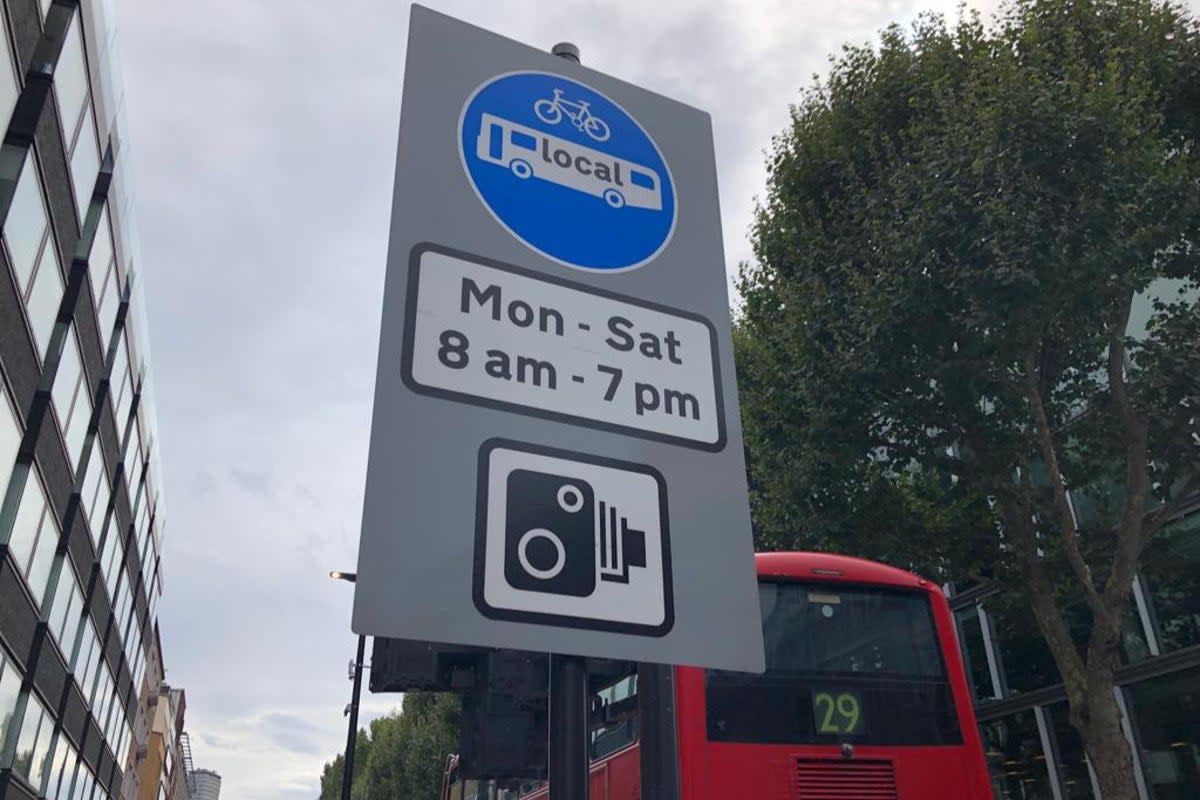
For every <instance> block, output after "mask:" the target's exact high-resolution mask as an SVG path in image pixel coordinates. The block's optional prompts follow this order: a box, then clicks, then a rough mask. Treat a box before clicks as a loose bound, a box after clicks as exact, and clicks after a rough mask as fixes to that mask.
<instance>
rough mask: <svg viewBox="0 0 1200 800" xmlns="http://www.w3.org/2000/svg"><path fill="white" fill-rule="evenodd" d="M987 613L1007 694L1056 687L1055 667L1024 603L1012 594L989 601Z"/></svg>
mask: <svg viewBox="0 0 1200 800" xmlns="http://www.w3.org/2000/svg"><path fill="white" fill-rule="evenodd" d="M984 607H985V608H986V609H987V611H988V612H989V617H990V619H991V620H992V625H993V626H994V627H995V630H996V639H997V643H998V644H999V649H1000V654H999V655H1000V662H1001V663H1002V664H1003V665H1004V673H1005V674H1004V677H1005V680H1006V682H1007V684H1008V690H1009V691H1010V692H1014V693H1015V692H1028V691H1032V690H1034V689H1040V688H1042V687H1043V686H1050V685H1052V684H1055V683H1058V682H1059V681H1060V680H1061V678H1059V675H1058V667H1057V666H1056V665H1055V663H1054V657H1053V656H1051V655H1050V648H1049V647H1047V646H1046V640H1045V639H1043V638H1042V634H1041V632H1040V631H1039V630H1038V628H1037V623H1036V622H1034V620H1033V614H1032V613H1030V611H1029V606H1028V604H1027V603H1026V602H1025V599H1024V598H1023V597H1021V596H1020V595H1018V594H1016V593H1015V592H1014V593H1005V594H999V595H995V596H993V597H989V598H988V599H987V601H986V602H985V603H984Z"/></svg>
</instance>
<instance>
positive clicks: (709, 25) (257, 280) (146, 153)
mask: <svg viewBox="0 0 1200 800" xmlns="http://www.w3.org/2000/svg"><path fill="white" fill-rule="evenodd" d="M429 5H431V6H433V7H435V8H437V9H438V10H441V11H444V12H446V13H449V14H451V15H453V16H456V17H459V18H461V19H465V20H467V21H469V22H472V23H475V24H477V25H480V26H483V27H485V28H490V29H492V30H494V31H496V32H498V33H501V34H503V35H506V36H509V37H512V38H515V39H518V40H520V41H523V42H526V43H528V44H531V45H534V46H538V47H544V48H549V47H550V46H551V45H552V44H554V43H555V42H558V41H561V40H569V41H573V42H575V43H576V44H578V45H579V46H580V47H581V49H582V54H583V60H584V63H585V64H587V65H588V66H590V67H592V68H595V69H598V70H601V71H603V72H607V73H610V74H613V75H615V76H617V77H620V78H623V79H625V80H628V81H630V82H632V83H636V84H640V85H643V86H645V87H647V88H649V89H652V90H654V91H657V92H659V93H661V94H665V95H668V96H671V97H675V98H678V99H680V100H683V101H685V102H687V103H690V104H692V105H695V106H698V107H700V108H704V109H706V110H708V111H710V112H711V114H712V117H713V120H714V124H715V126H716V145H717V164H718V174H719V180H720V191H721V206H722V209H723V226H724V237H725V254H726V259H727V263H728V265H729V268H730V269H731V270H732V269H734V268H735V267H736V264H737V262H738V261H741V260H744V259H747V258H749V257H750V248H749V245H748V242H747V239H746V230H747V228H748V226H749V224H750V220H751V216H752V209H753V199H754V197H755V195H756V194H757V193H759V192H760V191H761V190H762V186H763V180H764V170H763V152H764V150H765V149H766V148H767V147H768V145H769V143H770V139H771V136H772V135H773V134H775V133H777V132H778V131H780V130H782V128H783V126H784V124H785V123H786V121H787V113H788V104H789V103H791V102H793V101H794V100H796V99H797V97H798V93H799V91H800V90H801V89H802V88H803V87H805V86H807V85H809V83H810V82H811V76H812V75H813V74H814V73H816V72H823V71H824V70H825V68H826V65H827V58H828V55H829V54H831V53H835V52H837V51H838V49H839V48H840V47H841V45H842V44H843V43H845V42H852V43H861V42H864V41H867V40H868V39H871V38H872V37H873V36H874V35H875V34H876V33H877V32H878V30H879V29H880V28H881V27H883V26H885V25H887V24H888V23H890V22H892V21H900V22H910V21H911V20H912V19H913V18H914V17H915V15H916V13H917V12H918V11H921V10H937V11H941V12H944V13H950V14H954V13H955V10H954V9H955V7H956V6H957V2H956V0H841V1H840V2H837V3H829V2H816V0H808V2H802V1H801V0H759V1H758V2H750V1H749V0H707V1H706V2H689V1H686V0H658V2H645V0H620V1H619V2H617V1H616V0H614V1H613V2H606V3H601V2H597V1H596V0H556V2H553V3H550V2H530V1H529V0H523V1H520V2H519V1H518V0H491V1H490V2H468V0H457V1H452V0H445V1H436V0H431V2H430V3H429ZM973 5H976V6H980V5H981V4H980V3H974V4H973ZM983 5H985V6H987V7H991V6H992V5H993V3H992V1H991V0H988V2H986V3H984V4H983ZM115 6H116V11H117V17H118V22H119V26H120V41H119V43H118V46H119V47H120V48H121V52H122V60H123V62H124V71H125V81H126V86H127V102H128V109H127V110H128V122H129V127H130V135H131V137H132V140H133V142H134V149H133V150H132V154H133V155H132V157H133V158H134V159H135V166H136V174H137V176H138V180H139V184H138V186H137V187H135V189H136V202H137V206H138V213H139V224H140V230H141V239H142V257H143V259H144V261H145V264H144V265H143V269H144V274H145V275H146V278H145V280H146V286H147V310H148V315H149V320H150V326H151V339H152V346H153V349H154V358H155V364H154V376H153V378H154V381H155V384H156V388H157V398H158V402H157V405H158V413H159V425H160V434H161V439H160V441H161V454H162V463H163V470H164V473H165V476H164V480H165V488H166V492H167V495H168V498H169V509H170V518H169V519H168V520H167V525H166V529H165V534H166V545H165V550H166V590H165V595H164V598H163V601H162V604H161V614H160V618H161V625H162V641H163V648H164V658H165V663H166V667H167V680H168V681H169V682H170V683H171V684H172V685H176V686H182V687H184V688H186V689H187V692H188V712H187V727H188V729H189V730H190V732H191V734H192V741H193V745H194V753H195V759H196V765H197V766H199V767H207V768H210V769H215V770H217V771H218V772H220V773H221V774H222V775H223V776H224V781H225V785H224V793H225V794H226V796H229V797H240V798H252V799H257V798H266V799H268V800H276V799H278V800H283V799H284V798H287V799H288V800H291V799H292V798H297V799H298V798H315V797H316V795H317V793H318V780H319V776H320V772H321V767H322V764H323V763H324V762H325V761H326V760H327V759H330V758H331V757H332V756H333V755H334V754H335V753H337V752H338V751H339V750H340V749H341V748H342V747H343V745H344V741H345V719H344V717H343V716H342V713H341V711H342V708H343V706H344V705H345V704H346V702H347V701H348V699H349V694H350V684H349V682H348V681H347V680H346V666H347V662H348V661H349V660H350V659H351V657H352V656H353V652H354V637H353V635H352V634H351V633H350V631H349V621H350V604H351V592H352V589H351V587H350V586H349V585H347V584H344V583H340V582H334V581H331V580H330V579H329V578H327V577H326V572H327V571H328V570H329V569H333V568H342V569H353V568H354V565H355V563H356V551H357V538H358V525H359V516H360V512H361V502H362V492H363V481H364V475H365V469H366V456H367V440H368V433H369V431H368V427H369V419H370V409H371V392H372V388H373V385H374V368H375V357H376V346H377V340H378V323H379V314H380V305H381V294H382V288H383V274H384V260H385V254H386V244H387V226H388V218H389V210H390V197H391V187H392V170H393V165H394V157H395V137H396V130H397V124H398V119H399V109H400V90H401V81H402V78H403V64H404V51H405V37H406V29H407V21H408V7H409V6H408V3H407V2H400V1H399V0H374V1H371V0H340V2H336V3H334V2H328V0H259V2H250V3H247V2H244V1H243V0H207V1H206V2H204V3H180V2H162V1H161V0H116V2H115ZM393 705H394V697H391V696H386V695H384V696H370V695H368V694H366V692H365V690H364V714H363V721H364V724H365V722H366V721H367V720H369V719H371V718H372V717H374V716H378V715H379V714H381V713H385V712H386V711H387V710H388V709H389V708H391V707H392V706H393Z"/></svg>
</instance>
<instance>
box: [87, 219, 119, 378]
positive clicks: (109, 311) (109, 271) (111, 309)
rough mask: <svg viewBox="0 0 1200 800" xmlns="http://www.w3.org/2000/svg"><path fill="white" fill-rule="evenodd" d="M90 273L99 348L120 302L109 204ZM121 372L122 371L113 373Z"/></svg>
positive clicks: (90, 258) (105, 347) (98, 232)
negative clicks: (98, 330) (98, 329)
mask: <svg viewBox="0 0 1200 800" xmlns="http://www.w3.org/2000/svg"><path fill="white" fill-rule="evenodd" d="M88 275H89V277H90V278H91V281H92V293H93V296H94V297H95V301H96V321H97V324H98V325H99V326H100V349H101V350H103V351H106V352H107V350H108V337H109V336H111V335H112V330H113V326H114V325H115V324H116V320H117V306H118V305H119V304H120V300H121V298H120V297H119V295H120V289H119V287H118V286H117V273H116V259H115V258H113V244H112V229H111V228H110V227H109V219H108V205H107V204H105V206H104V209H103V210H102V211H101V212H100V226H99V228H97V229H96V239H95V241H94V242H93V243H92V252H91V254H90V255H89V256H88ZM114 374H118V375H119V374H120V373H114Z"/></svg>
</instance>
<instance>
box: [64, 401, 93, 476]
mask: <svg viewBox="0 0 1200 800" xmlns="http://www.w3.org/2000/svg"><path fill="white" fill-rule="evenodd" d="M80 384H81V385H80V389H79V393H78V395H77V396H76V398H75V408H74V409H72V411H71V419H70V420H69V421H68V422H67V430H66V432H65V433H64V434H63V436H64V438H65V440H66V445H67V455H68V456H69V457H70V459H71V468H72V469H78V468H79V456H80V455H82V454H83V443H84V440H85V439H87V428H88V422H89V421H90V420H91V418H92V398H90V397H88V392H87V386H86V385H84V382H83V381H82V380H81V381H80Z"/></svg>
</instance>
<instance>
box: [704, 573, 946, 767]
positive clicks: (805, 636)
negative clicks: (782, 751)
mask: <svg viewBox="0 0 1200 800" xmlns="http://www.w3.org/2000/svg"><path fill="white" fill-rule="evenodd" d="M759 600H760V606H761V610H762V623H763V639H764V644H765V647H766V661H767V669H766V672H765V673H764V674H762V675H749V674H745V673H736V672H720V671H709V673H708V677H707V692H706V695H707V723H708V724H707V727H708V738H709V740H710V741H732V742H753V743H760V744H766V743H778V744H836V743H839V742H854V743H861V744H878V745H936V744H961V742H962V733H961V731H960V730H959V727H958V716H957V713H956V711H955V708H954V701H953V695H952V692H951V689H950V684H949V682H948V680H947V678H946V668H945V662H944V660H943V658H942V653H941V646H940V643H939V640H938V636H937V630H936V628H935V626H934V622H933V613H932V610H931V608H930V605H929V600H928V598H927V597H926V596H925V595H924V594H921V593H916V592H905V591H898V590H893V589H879V588H871V587H849V586H841V585H838V584H828V583H826V584H805V583H786V582H778V583H769V582H762V583H760V584H759Z"/></svg>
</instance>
